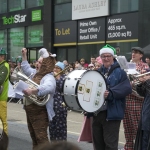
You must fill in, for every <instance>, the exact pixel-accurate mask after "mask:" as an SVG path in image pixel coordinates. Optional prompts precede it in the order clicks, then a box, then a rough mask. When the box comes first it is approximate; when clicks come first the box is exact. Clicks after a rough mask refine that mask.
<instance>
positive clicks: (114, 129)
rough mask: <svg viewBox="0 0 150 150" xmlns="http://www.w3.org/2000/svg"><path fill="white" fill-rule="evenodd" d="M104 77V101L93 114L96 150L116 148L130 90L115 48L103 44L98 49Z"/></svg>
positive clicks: (114, 149)
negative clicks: (115, 56) (105, 87)
mask: <svg viewBox="0 0 150 150" xmlns="http://www.w3.org/2000/svg"><path fill="white" fill-rule="evenodd" d="M99 53H100V56H101V59H102V62H103V65H102V67H101V68H100V70H99V71H100V72H101V73H102V74H103V75H104V76H105V78H106V85H107V90H106V91H105V92H104V98H105V102H104V104H103V105H102V107H101V108H100V111H98V112H97V114H95V115H94V116H93V125H92V130H93V143H94V146H95V149H96V150H100V149H101V150H118V139H119V128H120V123H121V120H122V119H123V117H124V111H125V97H126V96H127V95H128V94H130V93H131V92H132V89H131V85H130V82H129V80H128V77H127V74H126V72H125V71H124V70H122V69H121V68H120V66H119V64H118V62H117V61H116V59H114V55H115V54H116V50H115V48H113V47H111V46H110V45H106V46H104V47H103V48H102V49H100V51H99Z"/></svg>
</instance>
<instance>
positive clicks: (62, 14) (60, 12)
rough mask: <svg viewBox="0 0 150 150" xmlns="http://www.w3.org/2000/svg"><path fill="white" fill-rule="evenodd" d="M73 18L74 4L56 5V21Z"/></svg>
mask: <svg viewBox="0 0 150 150" xmlns="http://www.w3.org/2000/svg"><path fill="white" fill-rule="evenodd" d="M66 20H72V4H71V3H66V4H61V5H55V8H54V21H55V22H58V21H66Z"/></svg>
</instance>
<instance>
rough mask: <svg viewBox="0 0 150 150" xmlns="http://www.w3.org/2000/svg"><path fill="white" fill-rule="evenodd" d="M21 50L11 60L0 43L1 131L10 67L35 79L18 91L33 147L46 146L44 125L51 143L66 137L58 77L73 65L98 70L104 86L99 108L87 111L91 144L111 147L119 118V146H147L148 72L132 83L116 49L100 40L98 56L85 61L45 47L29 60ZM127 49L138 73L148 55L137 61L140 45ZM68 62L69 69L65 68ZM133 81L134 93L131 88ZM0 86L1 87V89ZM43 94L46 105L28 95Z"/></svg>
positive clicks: (112, 149)
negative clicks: (122, 142)
mask: <svg viewBox="0 0 150 150" xmlns="http://www.w3.org/2000/svg"><path fill="white" fill-rule="evenodd" d="M21 52H22V56H21V58H22V59H21V60H19V59H18V61H17V62H16V63H13V62H11V61H8V63H7V62H6V60H5V56H6V54H7V53H6V51H5V50H4V49H0V85H1V89H0V91H1V93H0V118H1V119H2V122H3V126H4V131H5V133H6V134H8V132H7V116H6V115H7V98H8V95H7V92H8V82H9V73H10V75H11V74H12V73H13V72H14V69H15V68H16V67H18V68H19V69H20V70H21V71H22V73H23V74H25V75H26V76H30V78H31V80H32V81H33V82H35V83H36V84H38V85H39V86H38V87H34V88H27V89H24V90H23V91H22V92H23V93H24V95H25V98H24V103H23V105H24V109H25V112H26V116H27V125H28V129H29V133H30V136H31V139H32V143H33V150H34V149H37V148H39V146H40V147H42V146H43V144H44V143H48V144H46V147H49V146H50V145H51V144H49V139H48V136H47V128H49V135H50V141H51V142H52V143H59V142H60V141H67V108H66V107H65V106H64V105H62V104H63V102H64V99H63V97H62V86H63V81H64V80H65V77H66V76H67V74H68V73H69V72H71V71H73V70H82V69H84V70H85V69H86V70H97V71H99V72H100V73H101V74H103V75H104V77H105V81H106V86H107V88H106V91H105V92H104V93H103V95H104V99H105V101H104V103H103V105H102V106H101V108H100V109H99V110H98V111H97V112H96V113H90V117H92V118H93V121H92V124H91V130H92V131H91V133H92V142H93V147H94V149H95V150H100V149H102V150H117V149H118V139H119V129H120V123H121V120H123V126H124V134H125V139H126V143H125V146H124V149H125V150H138V149H139V150H149V140H150V126H149V124H150V120H149V116H150V113H149V104H150V103H149V95H150V94H149V86H150V84H149V82H150V77H149V75H148V76H146V77H145V76H142V77H140V78H139V80H140V84H138V85H135V84H134V80H133V81H130V80H129V78H128V76H127V73H126V72H125V71H124V70H123V69H122V68H121V67H120V65H119V63H118V61H117V60H116V59H115V55H116V53H119V52H120V49H115V48H114V47H112V46H110V45H105V46H104V47H102V48H101V49H100V51H99V56H97V57H94V56H91V60H90V63H87V62H86V60H85V59H84V58H81V59H80V60H79V61H76V62H74V63H68V62H67V60H64V61H63V62H60V61H56V58H55V55H54V54H51V53H49V52H48V51H47V50H46V49H45V48H42V49H40V50H39V54H40V57H39V59H38V60H37V61H34V62H32V63H29V62H28V60H27V49H26V48H22V50H21ZM131 52H132V55H131V57H132V58H131V61H132V62H134V63H135V64H136V70H137V71H138V72H139V73H143V72H147V71H149V64H150V63H149V62H148V61H149V60H148V58H146V59H145V60H146V63H144V62H143V61H142V58H143V56H144V52H143V51H142V48H140V47H133V48H131ZM19 58H20V57H19ZM68 66H69V70H68V69H67V70H65V68H66V67H68ZM9 68H10V70H9ZM1 70H2V71H1ZM31 74H32V76H31ZM133 87H134V88H135V90H136V91H137V93H138V94H137V93H133V92H132V88H133ZM4 88H5V90H3V89H4ZM48 94H50V95H51V96H50V98H49V99H48V102H47V103H46V105H43V106H39V105H37V104H35V103H34V102H33V101H31V100H30V96H31V95H35V96H36V97H41V96H44V95H48ZM139 95H140V97H139ZM137 133H141V134H137ZM137 140H138V141H140V142H137ZM139 143H140V144H139ZM63 144H64V143H63ZM56 145H57V144H56ZM58 145H59V144H58ZM50 147H52V146H50ZM77 149H78V148H74V149H72V150H77ZM41 150H42V149H41ZM68 150H71V149H68Z"/></svg>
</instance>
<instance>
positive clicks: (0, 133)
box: [0, 118, 3, 140]
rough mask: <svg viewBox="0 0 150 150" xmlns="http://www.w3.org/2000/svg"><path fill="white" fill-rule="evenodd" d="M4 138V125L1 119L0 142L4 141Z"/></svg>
mask: <svg viewBox="0 0 150 150" xmlns="http://www.w3.org/2000/svg"><path fill="white" fill-rule="evenodd" d="M2 136H3V124H2V120H1V118H0V140H1V139H2Z"/></svg>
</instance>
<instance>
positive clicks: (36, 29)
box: [26, 25, 43, 47]
mask: <svg viewBox="0 0 150 150" xmlns="http://www.w3.org/2000/svg"><path fill="white" fill-rule="evenodd" d="M26 39H27V40H26V41H27V44H26V46H27V47H39V46H43V25H36V26H29V27H28V28H27V33H26Z"/></svg>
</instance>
